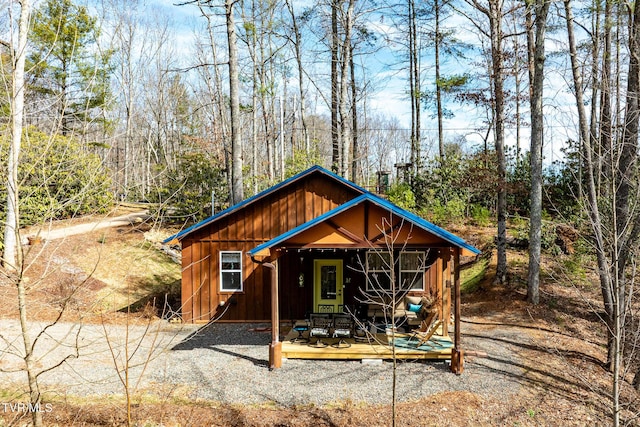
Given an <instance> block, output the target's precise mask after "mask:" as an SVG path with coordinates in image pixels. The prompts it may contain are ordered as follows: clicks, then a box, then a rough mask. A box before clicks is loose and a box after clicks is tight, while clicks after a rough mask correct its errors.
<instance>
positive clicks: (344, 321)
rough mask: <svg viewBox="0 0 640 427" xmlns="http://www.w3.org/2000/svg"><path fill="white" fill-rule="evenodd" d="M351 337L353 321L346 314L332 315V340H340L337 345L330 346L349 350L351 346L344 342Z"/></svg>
mask: <svg viewBox="0 0 640 427" xmlns="http://www.w3.org/2000/svg"><path fill="white" fill-rule="evenodd" d="M352 336H353V319H352V318H351V316H350V315H348V314H334V315H333V338H340V340H339V341H338V342H337V343H334V344H331V346H332V347H335V348H349V347H351V344H350V343H348V342H347V341H346V339H347V338H351V337H352Z"/></svg>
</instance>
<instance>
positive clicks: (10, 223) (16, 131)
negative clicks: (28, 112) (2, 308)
mask: <svg viewBox="0 0 640 427" xmlns="http://www.w3.org/2000/svg"><path fill="white" fill-rule="evenodd" d="M30 14H31V2H30V1H29V0H23V1H22V2H21V9H20V21H19V22H18V46H11V48H12V51H11V53H12V56H13V58H12V65H13V67H12V86H11V99H10V107H11V145H10V146H9V158H8V162H7V183H6V186H7V205H6V218H5V228H4V252H3V259H2V264H3V265H4V267H5V268H6V269H8V270H13V271H19V270H20V268H21V265H22V251H21V250H20V209H19V201H20V192H19V190H20V189H19V185H20V182H19V180H18V165H19V162H20V148H21V145H22V122H23V118H24V91H25V81H24V66H25V61H26V57H27V38H28V31H29V16H30Z"/></svg>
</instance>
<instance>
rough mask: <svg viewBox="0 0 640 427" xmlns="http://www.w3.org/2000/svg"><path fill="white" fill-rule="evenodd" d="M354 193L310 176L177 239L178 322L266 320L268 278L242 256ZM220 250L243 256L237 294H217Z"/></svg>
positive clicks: (322, 177) (323, 177) (355, 193)
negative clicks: (180, 319)
mask: <svg viewBox="0 0 640 427" xmlns="http://www.w3.org/2000/svg"><path fill="white" fill-rule="evenodd" d="M359 194H360V193H359V192H358V191H357V190H356V189H354V188H350V187H347V186H345V185H342V184H340V183H338V182H336V181H335V180H334V179H332V178H329V177H328V176H326V175H325V174H322V173H314V174H309V175H307V176H303V177H301V178H300V179H299V180H297V181H294V182H292V183H290V184H289V185H287V186H283V187H281V188H279V189H277V190H275V191H273V192H272V193H269V194H266V195H265V196H264V197H261V198H258V199H257V200H254V201H252V202H251V203H249V204H247V205H245V206H242V207H240V208H239V209H237V210H235V211H232V212H230V213H229V214H228V215H226V216H223V217H221V218H219V219H218V220H215V221H212V222H211V223H209V224H206V225H204V226H203V227H202V228H200V229H198V230H195V231H193V232H192V233H190V234H189V235H188V237H186V238H185V239H184V240H182V313H183V320H184V321H186V322H206V321H209V320H211V319H215V318H217V317H219V316H221V315H222V314H223V313H224V316H223V317H222V319H223V320H226V321H245V322H246V321H264V320H268V319H269V318H270V315H271V313H270V309H271V307H270V283H269V280H270V279H269V274H268V272H265V271H264V268H263V267H261V266H260V265H259V264H256V263H254V262H252V260H251V259H250V258H249V256H248V255H247V252H248V251H250V250H251V249H253V248H255V247H256V246H258V245H260V244H262V243H264V242H266V241H268V240H270V239H273V238H274V237H277V236H278V235H280V234H282V233H285V232H287V231H288V230H290V229H292V228H294V227H296V226H298V225H301V224H303V223H305V222H308V221H310V220H312V219H314V218H316V217H318V216H320V215H322V214H324V213H326V212H328V211H330V210H331V209H334V208H336V207H338V206H339V205H341V204H343V203H345V202H347V201H348V200H351V199H353V198H354V197H357V196H358V195H359ZM220 251H242V279H243V290H242V292H221V291H220V266H219V264H220ZM221 302H223V303H224V304H223V306H221V305H220V304H221Z"/></svg>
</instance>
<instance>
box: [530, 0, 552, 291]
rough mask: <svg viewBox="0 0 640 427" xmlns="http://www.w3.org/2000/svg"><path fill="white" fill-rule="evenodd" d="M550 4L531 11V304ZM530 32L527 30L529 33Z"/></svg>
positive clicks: (542, 1)
mask: <svg viewBox="0 0 640 427" xmlns="http://www.w3.org/2000/svg"><path fill="white" fill-rule="evenodd" d="M549 5H550V2H549V1H547V0H537V1H536V3H535V5H534V7H535V10H536V17H535V50H534V52H535V53H534V58H533V64H534V71H533V81H532V83H531V85H532V89H531V93H532V95H533V96H532V98H531V149H530V165H531V212H530V216H531V219H530V228H529V272H528V287H527V300H528V301H529V302H530V303H531V304H538V303H539V302H540V290H539V288H540V256H541V254H542V250H541V249H542V139H543V136H544V135H543V133H544V132H543V131H544V128H543V120H544V117H543V116H542V100H543V83H544V62H545V50H544V42H545V33H546V29H547V15H548V12H549ZM531 30H532V29H528V31H531Z"/></svg>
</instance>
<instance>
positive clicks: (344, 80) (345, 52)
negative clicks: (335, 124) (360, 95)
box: [339, 0, 355, 177]
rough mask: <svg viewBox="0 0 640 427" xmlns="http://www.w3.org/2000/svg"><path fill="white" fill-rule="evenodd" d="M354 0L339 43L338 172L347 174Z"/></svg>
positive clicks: (349, 141) (346, 175) (349, 6)
mask: <svg viewBox="0 0 640 427" xmlns="http://www.w3.org/2000/svg"><path fill="white" fill-rule="evenodd" d="M354 5H355V0H349V4H348V6H347V15H346V17H345V18H346V19H345V21H344V25H343V27H344V39H343V40H342V42H341V43H340V53H341V55H340V56H341V63H340V106H339V109H340V135H341V142H340V146H341V148H342V155H341V162H340V174H341V175H342V176H344V177H348V176H349V166H350V162H349V149H350V148H351V129H350V128H349V123H350V120H349V117H350V114H349V107H348V103H347V100H348V97H349V96H348V94H349V67H350V66H351V32H352V30H353V8H354Z"/></svg>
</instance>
